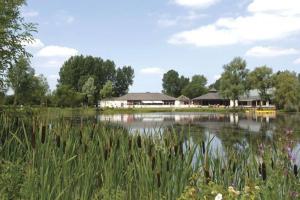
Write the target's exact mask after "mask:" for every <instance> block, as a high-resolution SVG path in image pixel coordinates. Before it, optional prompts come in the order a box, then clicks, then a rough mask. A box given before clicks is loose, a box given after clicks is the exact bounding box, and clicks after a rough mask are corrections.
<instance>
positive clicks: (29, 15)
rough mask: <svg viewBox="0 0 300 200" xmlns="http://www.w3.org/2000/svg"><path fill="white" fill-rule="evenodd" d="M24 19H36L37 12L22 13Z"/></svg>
mask: <svg viewBox="0 0 300 200" xmlns="http://www.w3.org/2000/svg"><path fill="white" fill-rule="evenodd" d="M23 16H24V17H37V16H39V12H37V11H28V12H23Z"/></svg>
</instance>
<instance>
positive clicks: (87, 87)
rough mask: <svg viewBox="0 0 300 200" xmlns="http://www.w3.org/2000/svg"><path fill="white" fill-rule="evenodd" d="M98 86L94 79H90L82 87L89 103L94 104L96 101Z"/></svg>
mask: <svg viewBox="0 0 300 200" xmlns="http://www.w3.org/2000/svg"><path fill="white" fill-rule="evenodd" d="M95 90H96V86H95V85H94V78H93V77H89V78H88V80H87V81H86V82H85V83H84V85H83V86H82V92H83V93H84V94H85V95H87V98H88V103H89V104H92V103H93V102H94V101H93V99H94V94H95Z"/></svg>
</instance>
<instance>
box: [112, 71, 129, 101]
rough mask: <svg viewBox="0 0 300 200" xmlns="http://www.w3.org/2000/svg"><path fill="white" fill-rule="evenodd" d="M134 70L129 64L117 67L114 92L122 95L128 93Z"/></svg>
mask: <svg viewBox="0 0 300 200" xmlns="http://www.w3.org/2000/svg"><path fill="white" fill-rule="evenodd" d="M133 78H134V70H133V68H132V67H130V66H124V67H122V68H118V69H117V73H116V78H115V82H114V94H115V95H116V96H122V95H124V94H126V93H128V89H129V86H130V85H132V84H133Z"/></svg>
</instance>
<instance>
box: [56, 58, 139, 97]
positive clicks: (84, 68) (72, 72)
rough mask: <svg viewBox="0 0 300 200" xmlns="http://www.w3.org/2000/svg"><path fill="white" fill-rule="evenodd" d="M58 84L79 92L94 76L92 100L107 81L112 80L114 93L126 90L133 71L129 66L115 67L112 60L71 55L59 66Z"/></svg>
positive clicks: (122, 92) (121, 92)
mask: <svg viewBox="0 0 300 200" xmlns="http://www.w3.org/2000/svg"><path fill="white" fill-rule="evenodd" d="M59 76H60V79H59V85H58V86H62V85H67V86H69V87H70V88H72V89H73V90H74V91H75V92H81V91H82V87H83V85H84V84H85V83H86V81H87V80H88V79H89V78H90V77H93V78H94V86H95V90H94V94H93V95H94V100H95V101H96V100H97V99H99V94H100V90H101V89H102V88H103V86H104V85H105V83H106V82H107V81H112V82H113V84H114V86H115V87H114V88H115V93H114V95H116V96H120V95H123V94H125V93H126V92H127V91H128V87H129V86H130V85H132V83H133V78H134V71H133V69H132V68H131V67H130V66H124V67H122V68H117V69H116V65H115V63H114V62H113V61H111V60H102V59H101V58H98V57H92V56H82V55H81V56H72V57H71V58H69V59H68V60H67V61H66V62H65V63H64V64H63V66H62V67H61V69H60V72H59Z"/></svg>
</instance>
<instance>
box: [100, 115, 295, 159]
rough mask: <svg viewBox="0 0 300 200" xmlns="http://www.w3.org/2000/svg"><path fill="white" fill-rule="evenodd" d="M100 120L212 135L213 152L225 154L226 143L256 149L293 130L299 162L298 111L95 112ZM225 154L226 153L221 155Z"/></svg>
mask: <svg viewBox="0 0 300 200" xmlns="http://www.w3.org/2000/svg"><path fill="white" fill-rule="evenodd" d="M97 120H98V121H100V122H110V123H114V124H118V125H120V126H122V127H124V128H126V129H128V130H129V131H130V132H131V133H136V132H140V133H144V134H151V135H152V134H156V133H157V134H159V133H162V132H163V131H164V130H165V129H170V128H171V129H176V130H179V132H180V133H181V134H185V133H189V134H190V135H189V138H187V139H190V140H192V141H193V142H194V143H201V142H203V141H204V142H205V143H206V144H207V142H208V141H210V140H211V139H213V140H212V142H211V149H212V151H213V152H214V154H222V155H223V154H224V152H225V149H226V148H228V147H232V146H233V147H235V148H236V149H237V150H243V149H246V148H248V147H249V146H250V145H251V147H252V148H254V149H258V148H259V147H260V146H261V145H263V146H266V147H267V146H272V144H273V141H274V140H281V139H282V138H284V137H285V134H292V138H293V141H292V143H291V144H289V148H291V150H292V155H293V157H294V158H295V160H296V163H297V164H298V165H300V115H298V114H277V115H276V114H271V115H256V114H254V113H249V114H237V113H229V114H222V113H190V112H162V113H135V114H112V115H104V114H103V115H98V117H97ZM224 156H225V155H224Z"/></svg>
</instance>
